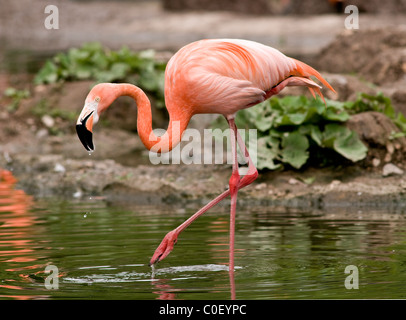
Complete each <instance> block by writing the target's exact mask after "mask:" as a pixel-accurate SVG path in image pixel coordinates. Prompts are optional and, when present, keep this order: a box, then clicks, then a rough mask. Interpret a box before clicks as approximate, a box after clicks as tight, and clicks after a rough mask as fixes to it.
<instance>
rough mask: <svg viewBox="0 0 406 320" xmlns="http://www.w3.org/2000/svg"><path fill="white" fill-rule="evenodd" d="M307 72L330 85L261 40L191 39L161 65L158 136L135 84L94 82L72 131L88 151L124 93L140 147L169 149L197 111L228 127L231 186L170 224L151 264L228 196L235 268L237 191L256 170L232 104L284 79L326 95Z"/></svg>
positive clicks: (250, 102)
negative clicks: (133, 109) (132, 108)
mask: <svg viewBox="0 0 406 320" xmlns="http://www.w3.org/2000/svg"><path fill="white" fill-rule="evenodd" d="M310 76H315V77H316V78H317V79H318V80H319V81H321V82H322V83H323V84H324V85H325V86H326V87H328V88H329V89H330V90H332V91H334V89H333V88H332V87H331V86H330V85H329V84H328V82H327V81H326V80H324V79H323V78H322V76H321V75H320V74H319V73H318V72H317V71H316V70H314V69H313V68H312V67H310V66H308V65H306V64H305V63H303V62H301V61H298V60H295V59H292V58H289V57H287V56H285V55H284V54H282V53H281V52H279V51H278V50H276V49H274V48H271V47H268V46H265V45H263V44H260V43H256V42H253V41H247V40H236V39H235V40H234V39H233V40H229V39H222V40H202V41H197V42H193V43H191V44H189V45H186V46H185V47H183V48H182V49H180V50H179V51H178V52H177V53H176V54H175V55H174V56H173V57H172V58H171V59H170V61H169V62H168V65H167V67H166V71H165V103H166V108H167V109H168V113H169V117H170V121H169V125H168V129H167V131H166V133H165V134H164V135H162V136H159V137H158V136H156V135H155V134H154V132H153V131H152V116H151V105H150V101H149V99H148V98H147V96H146V95H145V93H144V92H143V91H142V90H141V89H140V88H138V87H136V86H134V85H132V84H126V83H120V84H113V83H101V84H98V85H96V86H95V87H93V89H92V90H91V91H90V93H89V94H88V96H87V98H86V101H85V105H84V107H83V110H82V112H81V113H80V116H79V118H78V121H77V125H76V130H77V133H78V136H79V138H80V140H81V142H82V144H83V145H84V147H85V148H86V149H87V150H88V151H93V150H94V146H93V142H92V127H93V125H95V124H96V122H97V121H98V119H99V116H100V114H101V113H102V112H103V111H105V110H106V109H107V108H108V107H109V106H110V105H111V103H112V102H113V101H114V100H115V99H117V98H118V97H120V96H130V97H132V98H133V99H134V100H135V101H136V103H137V108H138V118H137V128H138V134H139V136H140V138H141V141H142V142H143V143H144V145H145V147H146V148H147V149H149V150H152V151H155V152H168V151H170V150H171V149H172V148H174V147H175V146H176V145H177V144H178V143H179V142H180V140H181V137H182V133H183V131H184V130H185V129H186V127H187V125H188V123H189V120H190V119H191V117H192V116H193V115H195V114H202V113H216V114H222V115H223V116H224V117H225V118H226V119H227V121H228V124H229V126H230V129H231V130H230V131H231V147H232V154H233V160H234V162H233V165H232V174H231V178H230V180H229V189H228V190H227V191H225V192H223V193H222V194H220V195H219V196H217V198H215V199H214V200H212V201H211V202H209V203H208V204H207V205H205V206H204V207H203V208H201V209H200V210H199V211H197V212H196V213H195V214H194V215H192V216H191V217H190V218H189V219H188V220H186V221H185V222H184V223H182V224H181V225H180V226H178V227H177V228H176V229H174V230H172V231H170V232H169V233H168V234H167V235H166V236H165V237H164V239H163V240H162V242H161V244H160V245H159V246H158V248H157V249H156V250H155V253H154V254H153V256H152V258H151V260H150V265H154V264H156V263H157V262H159V261H161V260H163V259H164V258H166V257H167V256H168V254H169V253H170V252H171V251H172V249H173V247H174V245H175V243H176V242H177V239H178V236H179V234H180V233H181V232H182V231H183V230H184V229H185V228H187V227H188V226H189V225H190V224H191V223H192V222H193V221H194V220H195V219H197V218H198V217H199V216H200V215H202V214H203V213H205V212H206V211H207V210H209V209H210V208H212V207H213V206H214V205H216V204H217V203H219V202H220V201H221V200H223V199H224V198H226V197H228V196H229V195H230V196H231V210H230V238H229V243H230V253H229V258H230V259H229V271H230V272H232V271H233V270H234V228H235V213H236V204H237V193H238V190H239V189H241V188H243V187H245V186H247V185H249V184H251V183H252V182H253V181H254V180H255V179H256V178H257V176H258V172H257V169H256V168H255V166H254V164H253V161H252V160H251V158H250V156H249V154H248V151H247V148H246V146H245V145H244V143H243V140H242V138H241V136H240V135H239V133H238V131H237V128H236V125H235V122H234V117H235V114H236V112H237V111H238V110H241V109H245V108H249V107H251V106H254V105H256V104H258V103H260V102H262V101H265V100H266V99H268V98H270V97H271V96H273V95H275V94H277V93H279V92H280V91H281V90H282V89H283V88H285V87H286V86H306V87H308V88H309V90H310V91H311V93H312V94H313V96H316V94H318V95H319V96H320V97H321V98H322V99H323V100H324V98H323V95H322V93H321V91H320V89H321V86H319V85H318V84H316V83H315V82H314V81H313V80H311V79H310ZM334 92H335V91H334ZM175 128H177V130H175ZM237 144H238V146H239V148H240V149H241V151H243V153H244V154H245V157H246V159H247V160H248V171H247V174H246V175H244V176H243V177H240V175H239V173H238V163H237Z"/></svg>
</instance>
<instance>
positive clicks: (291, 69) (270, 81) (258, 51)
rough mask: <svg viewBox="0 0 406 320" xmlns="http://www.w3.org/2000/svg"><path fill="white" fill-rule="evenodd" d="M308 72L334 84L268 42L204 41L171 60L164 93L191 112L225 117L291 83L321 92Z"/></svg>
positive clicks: (184, 49)
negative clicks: (267, 43)
mask: <svg viewBox="0 0 406 320" xmlns="http://www.w3.org/2000/svg"><path fill="white" fill-rule="evenodd" d="M310 76H316V77H317V78H318V79H319V80H320V81H322V82H323V83H324V84H325V85H327V86H328V87H329V88H330V89H332V88H331V86H330V85H329V84H328V83H327V82H326V81H325V80H324V79H323V78H322V77H321V75H320V74H319V73H318V72H317V71H316V70H314V69H313V68H311V67H310V66H308V65H306V64H304V63H303V62H300V61H298V60H295V59H292V58H289V57H287V56H285V55H284V54H283V53H281V52H280V51H278V50H276V49H274V48H271V47H269V46H265V45H263V44H260V43H257V42H253V41H248V40H237V39H214V40H202V41H197V42H194V43H192V44H189V45H187V46H185V47H183V48H182V49H181V50H179V51H178V53H177V54H176V55H175V56H173V57H172V59H171V60H170V61H169V63H168V66H167V69H166V79H165V98H166V99H167V100H172V102H174V103H173V105H179V104H182V105H183V106H187V107H188V108H190V113H191V114H196V113H220V114H223V115H226V116H227V115H232V114H234V113H236V112H237V111H238V110H240V109H244V108H247V107H250V106H253V105H255V104H257V103H259V102H262V101H264V100H266V99H268V98H269V97H270V96H272V95H273V94H276V93H278V92H279V91H280V90H282V89H283V88H284V87H285V86H287V85H288V86H289V85H291V86H292V85H302V86H307V87H308V88H309V89H310V91H311V92H312V93H313V94H314V92H316V93H317V94H319V95H321V92H320V90H319V89H320V88H321V87H320V86H319V85H318V84H316V83H315V82H313V81H312V80H311V79H310ZM321 96H322V95H321ZM174 99H175V100H178V101H173V100H174ZM179 99H181V100H182V101H179ZM170 104H172V103H170ZM167 106H168V104H167Z"/></svg>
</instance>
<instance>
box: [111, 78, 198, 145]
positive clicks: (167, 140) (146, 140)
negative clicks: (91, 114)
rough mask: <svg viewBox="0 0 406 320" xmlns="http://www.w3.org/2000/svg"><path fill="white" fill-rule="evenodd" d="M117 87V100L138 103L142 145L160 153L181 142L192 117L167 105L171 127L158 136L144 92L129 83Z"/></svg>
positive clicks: (138, 129) (138, 122)
mask: <svg viewBox="0 0 406 320" xmlns="http://www.w3.org/2000/svg"><path fill="white" fill-rule="evenodd" d="M115 86H116V88H117V89H118V90H117V96H116V98H118V97H119V96H130V97H132V98H133V99H134V100H135V102H136V103H137V110H138V112H137V131H138V135H139V136H140V139H141V141H142V143H143V144H144V145H145V147H146V148H147V149H148V150H151V151H153V152H158V153H160V152H168V151H170V150H172V148H174V147H175V146H176V145H177V144H178V143H179V142H180V140H181V138H182V134H183V132H184V131H185V129H186V127H187V125H188V123H189V120H190V118H191V116H190V115H188V114H187V113H185V112H182V110H181V109H179V108H169V107H168V105H167V109H168V112H169V125H168V128H167V130H166V131H165V133H164V134H163V135H161V136H157V135H155V133H154V132H153V130H152V113H151V103H150V101H149V99H148V97H147V95H146V94H145V93H144V91H142V90H141V89H140V88H138V87H136V86H134V85H132V84H127V83H120V84H116V85H115ZM167 103H168V101H167ZM179 107H181V106H179Z"/></svg>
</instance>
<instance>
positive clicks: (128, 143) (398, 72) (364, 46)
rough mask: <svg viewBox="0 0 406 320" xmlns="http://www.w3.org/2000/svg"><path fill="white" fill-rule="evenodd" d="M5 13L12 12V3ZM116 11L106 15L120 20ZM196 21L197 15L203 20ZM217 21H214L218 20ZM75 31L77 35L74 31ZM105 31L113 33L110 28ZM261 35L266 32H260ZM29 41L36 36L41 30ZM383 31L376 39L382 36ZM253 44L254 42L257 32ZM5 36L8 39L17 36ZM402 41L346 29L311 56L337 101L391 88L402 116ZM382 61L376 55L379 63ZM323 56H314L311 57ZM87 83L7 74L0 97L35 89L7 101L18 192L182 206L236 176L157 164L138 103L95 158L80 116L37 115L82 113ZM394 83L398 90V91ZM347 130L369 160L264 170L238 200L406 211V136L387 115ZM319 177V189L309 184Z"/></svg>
mask: <svg viewBox="0 0 406 320" xmlns="http://www.w3.org/2000/svg"><path fill="white" fill-rule="evenodd" d="M76 5H77V4H76ZM86 5H87V6H89V7H90V6H94V5H95V4H94V3H92V2H90V3H87V4H86ZM127 5H128V4H126V5H124V7H125V6H127ZM69 6H72V8H74V10H76V11H75V12H76V13H78V15H79V16H80V11H78V9H77V6H76V7H75V6H74V3H69V4H66V5H64V6H63V8H65V9H66V8H69ZM8 9H9V11H12V10H14V9H13V8H12V7H11V8H10V7H9V8H8ZM72 10H73V9H72ZM114 10H118V9H117V8H115V9H114ZM114 10H113V11H111V12H110V13H109V14H111V15H113V14H115V11H114ZM153 12H155V15H156V17H155V18H158V19H159V18H160V17H161V16H159V15H160V14H162V13H160V12H161V11H159V10H156V11H153ZM100 14H101V13H100V12H99V13H97V14H96V15H94V16H96V17H97V16H99V15H100ZM106 14H107V13H106ZM216 14H217V13H210V14H208V15H204V16H203V17H204V18H205V19H206V20H204V19H203V20H202V21H207V19H208V17H211V19H214V18H213V17H218V16H216ZM221 14H222V15H223V17H228V20H227V21H228V22H226V23H227V24H228V25H231V26H232V25H233V23H232V21H234V20H233V19H232V18H231V17H232V16H231V15H230V14H228V13H221ZM173 15H177V17H178V18H179V17H180V15H181V14H180V13H171V15H169V18H168V17H167V16H166V15H165V17H166V18H167V19H175V18H174V17H173ZM184 15H185V16H184V17H188V19H192V18H191V16H192V15H193V13H190V12H189V13H184ZM94 16H93V17H90V18H89V21H88V23H89V24H91V23H92V21H93V18H94ZM68 17H69V15H68ZM194 17H195V18H196V14H195V15H194ZM237 17H240V16H237ZM76 18H77V16H76ZM161 18H162V17H161ZM324 18H325V17H321V18H320V17H319V18H318V19H319V20H318V22H319V23H321V22H322V20H323V19H324ZM9 19H10V18H9ZM70 19H74V17H73V16H72V17H71V18H70ZM216 19H220V18H216ZM250 19H253V18H250ZM261 19H264V18H261ZM261 19H259V20H260V21H262V23H265V20H261ZM281 19H291V20H290V21H291V22H292V23H294V22H293V21H294V20H295V19H293V20H292V18H291V17H283V18H281ZM375 19H376V18H375ZM384 19H386V21H391V22H390V23H395V22H393V21H395V20H396V19H398V18H396V17H395V18H393V19H392V20H391V19H390V17H389V18H388V17H386V18H383V19H382V20H377V23H376V25H378V26H382V24H384V25H385V26H387V24H388V23H389V22H388V23H386V24H385V23H384V22H382V21H383V20H384ZM124 20H125V19H124ZM296 20H297V19H296ZM112 21H113V22H114V21H116V23H117V24H118V25H119V24H121V23H122V21H118V20H114V19H113V20H112ZM153 21H155V20H151V24H152V25H154V24H153V23H154V22H153ZM211 21H212V23H214V22H213V21H214V20H211ZM216 21H217V20H216ZM251 21H253V20H251ZM284 21H287V20H284ZM363 21H368V23H372V22H371V21H374V20H373V19H372V18H371V19H369V18H368V19H366V20H363ZM405 21H406V20H405ZM202 23H203V22H202ZM155 26H158V24H155ZM172 26H174V24H173V25H172ZM291 27H292V26H291ZM296 27H298V24H296ZM75 28H76V27H74V28H73V31H75V30H76V29H75ZM88 28H90V27H88ZM103 28H106V27H105V26H103ZM289 28H290V27H289ZM289 28H288V29H289ZM292 28H293V27H292ZM113 29H114V28H113ZM3 30H4V29H3ZM154 30H155V29H154ZM326 30H327V31H326V32H325V36H326V37H328V39H334V35H331V34H327V33H328V30H329V29H328V27H327V28H326ZM155 31H156V30H155ZM7 32H9V31H7ZM63 32H65V31H63ZM157 32H158V33H159V32H164V31H157ZM213 32H214V31H213ZM317 32H322V31H320V30H318V31H317ZM85 34H86V32H84V34H83V38H86V35H85ZM259 34H262V33H261V32H259ZM313 34H315V33H313ZM337 34H341V32H337ZM0 35H1V32H0ZM31 35H32V36H34V35H35V31H33V32H32V33H31ZM66 35H67V34H65V40H66V42H65V43H64V45H66V46H71V45H74V44H75V41H76V40H75V41H73V42H69V41H68V39H67V38H66ZM377 35H378V36H379V37H378V38H375V37H377ZM3 36H4V34H3ZM25 36H26V35H24V37H25ZM161 36H162V34H161ZM195 36H196V37H197V35H196V33H191V34H190V35H189V37H184V38H182V39H183V40H182V41H187V42H188V40H189V39H190V38H194V37H195ZM241 37H244V36H241ZM321 37H322V38H323V36H321ZM351 37H353V38H351ZM6 38H7V37H6ZM39 38H41V37H39ZM124 38H125V37H124ZM248 38H255V36H253V37H248ZM3 39H4V37H3ZM7 39H8V40H7V41H9V40H10V39H9V38H7ZM179 39H180V38H179ZM323 39H327V38H323ZM377 39H378V40H377ZM401 39H406V37H405V34H404V30H403V29H402V27H399V28H396V30H395V29H394V30H392V29H391V30H389V29H387V28H386V27H385V28H383V29H379V31H369V30H359V31H357V32H353V33H348V32H344V33H343V34H342V35H340V36H338V37H337V38H336V40H335V41H333V42H332V43H331V45H329V46H326V47H325V48H324V49H323V51H321V53H320V56H319V57H317V56H316V55H315V56H314V57H313V61H315V60H319V64H318V65H317V67H318V68H320V70H321V71H327V72H322V73H323V76H325V77H326V79H327V80H328V81H330V82H331V84H332V85H333V87H335V88H336V89H337V92H338V95H337V96H331V95H330V94H328V96H329V97H330V98H335V99H338V100H350V99H354V98H355V97H356V95H357V92H369V93H376V92H378V91H384V92H385V93H388V94H390V95H391V97H392V98H393V99H394V102H395V105H396V108H397V110H405V109H406V98H404V97H406V93H405V91H404V88H406V86H403V87H402V86H400V85H399V86H397V84H398V83H402V81H404V80H405V74H406V69H405V68H404V63H405V61H406V60H404V57H405V55H404V50H405V48H406V47H405V45H406V44H405V43H404V41H403V40H401ZM155 40H156V39H155ZM169 40H170V38H169ZM254 40H255V39H254ZM20 41H22V39H19V40H18V39H17V40H16V41H15V42H14V43H13V45H14V47H18V46H19V45H20V44H21V43H20ZM59 41H61V40H59ZM402 41H403V42H402ZM265 42H266V41H265ZM151 43H152V44H151V47H154V46H155V48H158V47H159V45H156V42H154V41H152V42H151ZM174 43H176V45H175V46H179V45H180V42H179V41H175V42H174ZM31 45H32V44H31ZM64 45H62V44H61V42H56V44H54V45H51V47H52V48H53V49H58V47H63V46H64ZM354 46H355V47H354ZM357 46H359V48H358V47H357ZM316 48H318V51H317V52H315V54H317V53H318V52H320V50H321V48H322V45H321V44H320V43H319V45H318V46H316ZM32 49H33V50H36V47H35V45H32ZM158 49H159V48H158ZM168 49H170V48H168V47H165V50H168ZM313 53H314V51H313ZM360 56H362V57H363V59H358V60H357V59H356V57H360ZM378 56H379V59H378V60H376V59H377V57H378ZM0 57H1V52H0ZM316 57H317V59H315V60H314V58H316ZM375 60H376V61H375ZM357 61H359V62H357ZM374 61H375V62H374ZM378 62H382V64H381V65H380V64H379V63H378ZM357 63H358V64H357ZM369 63H370V64H371V66H372V65H373V64H374V63H375V65H377V66H378V67H377V70H376V71H374V72H372V71H371V68H372V67H371V66H369V65H368V64H369ZM385 63H389V65H390V66H389V67H385V65H384V64H385ZM385 79H386V80H385ZM90 85H91V83H90V82H86V81H84V82H73V83H66V84H64V85H62V86H37V87H34V86H33V85H32V76H30V75H26V74H18V75H15V74H10V73H5V72H2V73H0V92H3V91H4V89H5V88H7V87H9V86H17V87H20V88H24V87H25V88H29V90H30V92H31V97H30V98H29V99H26V100H24V101H22V102H21V104H20V106H19V108H18V109H17V110H16V111H13V112H11V111H9V110H8V109H7V106H8V105H9V104H10V102H11V101H10V99H7V98H5V97H2V98H1V100H0V105H1V109H0V168H3V169H6V170H10V171H12V172H13V174H14V175H15V176H16V177H17V179H18V181H19V184H18V186H19V188H22V189H23V190H25V191H26V192H27V193H29V194H32V195H34V196H36V197H54V196H60V197H66V198H68V199H75V198H85V197H89V196H99V197H103V198H105V199H106V201H111V202H134V203H143V204H145V203H172V204H173V203H179V204H183V203H185V202H189V201H196V202H199V203H202V204H203V203H207V201H208V200H210V199H211V198H212V197H214V196H215V195H218V194H219V193H221V192H222V191H224V190H226V188H227V184H228V179H229V176H230V174H231V167H230V166H228V165H215V164H213V165H158V166H155V165H151V164H150V163H149V160H148V153H147V152H145V150H144V147H143V145H142V143H141V142H140V140H139V138H138V136H137V134H136V132H135V131H134V129H135V128H134V123H135V121H134V122H132V121H131V117H128V116H126V114H134V113H135V106H134V105H133V104H132V103H131V102H129V101H128V100H125V99H122V100H120V101H118V102H117V103H118V104H119V105H120V106H116V110H117V111H111V112H109V114H108V115H107V119H108V120H109V123H110V125H109V126H100V127H98V128H97V129H96V130H95V138H94V140H95V144H96V151H95V152H94V153H93V154H92V155H90V156H89V155H88V153H87V152H86V151H85V150H84V148H83V146H82V145H81V144H80V142H79V140H78V139H77V137H76V133H75V132H74V125H75V119H64V118H63V117H58V116H56V117H54V118H53V119H51V121H53V122H52V123H49V118H48V119H47V117H44V115H40V116H39V115H35V113H34V112H33V110H34V109H35V107H36V106H38V103H40V102H41V100H42V99H46V100H47V101H48V103H50V104H51V105H52V106H55V107H57V108H59V109H63V110H65V111H70V112H72V113H73V114H75V113H78V112H80V109H81V107H82V104H83V101H84V99H85V97H86V95H87V92H88V90H89V87H90ZM393 87H396V88H397V89H396V90H394V89H393ZM402 88H403V89H402ZM303 93H304V91H303V90H301V89H300V88H299V89H298V88H289V90H286V91H285V92H284V94H303ZM396 97H397V99H395V98H396ZM111 110H113V109H111ZM118 110H120V111H118ZM158 114H159V112H154V116H155V115H158ZM123 115H124V116H123ZM156 119H157V120H156V122H155V126H158V127H166V121H167V120H166V118H165V116H164V115H163V116H162V115H161V117H160V118H159V117H158V118H156ZM212 119H213V118H212V117H205V116H196V117H195V118H194V119H193V121H192V123H191V126H192V127H197V128H200V129H201V128H203V127H205V126H207V124H208V123H209V122H210V121H211V120H212ZM349 126H351V128H353V129H354V130H356V131H357V132H358V134H359V135H360V136H361V138H362V139H363V141H364V142H365V143H366V144H368V145H369V146H370V148H371V151H370V152H369V154H368V157H367V159H366V160H364V161H362V162H360V163H357V164H354V165H349V166H342V167H334V168H331V167H329V168H322V169H316V168H305V169H303V170H284V171H275V172H260V175H259V178H258V180H257V181H255V182H254V183H253V184H252V185H251V186H249V187H247V188H245V189H243V190H241V192H240V193H239V203H241V204H249V203H251V202H254V203H256V204H261V205H267V206H276V207H291V208H309V209H310V208H317V209H326V208H327V209H328V208H331V207H341V208H347V209H354V208H365V207H367V208H377V207H379V208H387V209H390V210H392V209H393V210H398V209H402V210H404V207H405V206H406V202H405V201H404V200H405V198H406V196H405V192H406V176H405V175H404V173H403V172H404V170H405V169H406V162H405V161H404V159H403V154H404V151H405V146H406V142H405V141H404V138H403V140H402V139H400V140H397V141H393V140H390V139H389V135H390V133H391V131H392V130H395V129H396V128H394V127H392V126H391V124H390V123H389V122H388V119H387V118H386V119H385V118H382V117H380V116H377V115H374V114H366V115H361V116H360V117H359V118H356V119H353V120H352V123H349ZM313 179H314V181H313V182H312V183H305V182H304V181H307V182H309V181H310V180H313Z"/></svg>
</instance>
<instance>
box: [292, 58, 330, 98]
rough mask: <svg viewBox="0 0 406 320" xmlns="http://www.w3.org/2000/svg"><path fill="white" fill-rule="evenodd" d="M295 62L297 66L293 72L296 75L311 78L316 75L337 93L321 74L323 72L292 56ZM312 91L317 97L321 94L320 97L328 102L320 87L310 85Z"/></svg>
mask: <svg viewBox="0 0 406 320" xmlns="http://www.w3.org/2000/svg"><path fill="white" fill-rule="evenodd" d="M291 59H292V60H293V61H294V62H295V64H296V68H295V70H294V71H293V72H292V73H291V74H292V75H294V76H299V77H305V78H308V79H310V77H311V76H314V77H316V78H317V79H318V80H319V81H320V82H321V83H322V84H323V85H324V86H326V87H327V88H328V89H330V90H331V91H333V92H334V93H337V92H336V91H335V90H334V88H333V87H332V86H331V85H330V84H329V83H328V82H327V81H326V80H325V79H324V78H323V77H322V76H321V74H320V73H319V72H318V71H317V70H315V69H313V68H312V67H311V66H309V65H307V64H306V63H304V62H302V61H299V60H296V59H293V58H291ZM308 88H309V91H310V93H311V94H312V95H313V97H316V94H317V95H319V96H320V98H321V99H322V100H323V101H324V103H326V101H325V100H324V96H323V94H322V93H321V91H320V88H319V87H314V86H313V87H308Z"/></svg>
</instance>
